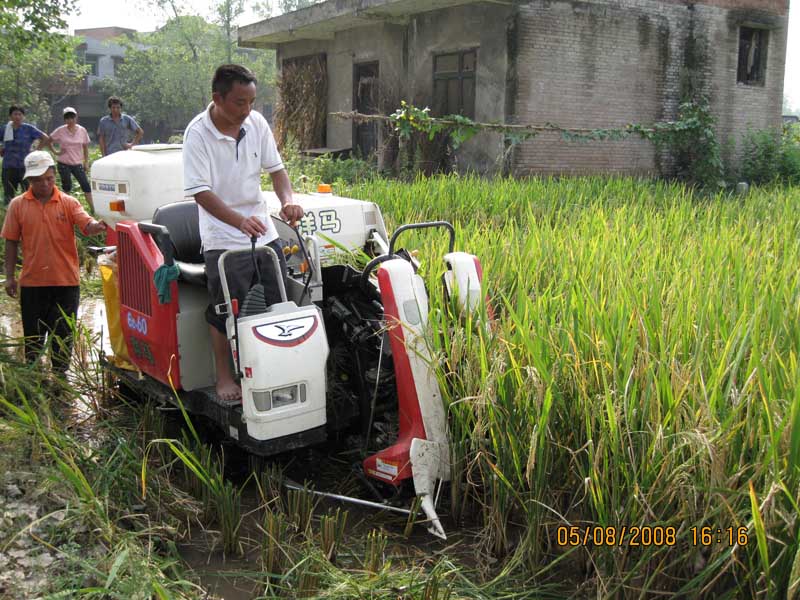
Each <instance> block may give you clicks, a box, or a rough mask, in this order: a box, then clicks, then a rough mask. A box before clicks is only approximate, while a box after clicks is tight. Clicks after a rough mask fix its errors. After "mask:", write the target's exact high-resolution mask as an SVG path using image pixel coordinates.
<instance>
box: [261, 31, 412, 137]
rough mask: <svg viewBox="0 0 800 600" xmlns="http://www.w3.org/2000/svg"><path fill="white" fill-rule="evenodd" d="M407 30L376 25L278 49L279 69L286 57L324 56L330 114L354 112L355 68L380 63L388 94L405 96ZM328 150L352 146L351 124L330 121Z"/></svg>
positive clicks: (334, 119)
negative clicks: (326, 69)
mask: <svg viewBox="0 0 800 600" xmlns="http://www.w3.org/2000/svg"><path fill="white" fill-rule="evenodd" d="M404 45H405V27H402V26H398V25H392V24H389V23H383V22H376V23H375V25H373V26H368V27H359V28H357V29H350V30H347V31H342V32H339V33H337V34H336V35H335V37H334V39H332V40H304V41H300V42H293V43H291V44H283V45H281V46H280V47H279V48H278V52H277V60H278V66H279V67H280V65H281V64H282V61H283V60H285V59H287V58H295V57H298V56H307V55H309V54H320V53H324V54H325V55H326V56H327V62H328V112H331V113H332V112H348V111H351V110H353V65H355V64H358V63H365V62H373V61H378V63H379V78H380V79H381V84H382V86H384V87H385V89H386V90H387V93H394V92H393V90H395V89H396V90H397V94H398V97H403V96H402V94H405V93H406V92H405V86H404V82H405V81H406V75H405V67H404V63H403V48H404ZM326 143H327V145H328V147H331V148H347V147H350V146H351V145H352V143H353V125H352V122H351V121H347V120H343V119H337V118H333V117H330V118H329V119H328V129H327V141H326Z"/></svg>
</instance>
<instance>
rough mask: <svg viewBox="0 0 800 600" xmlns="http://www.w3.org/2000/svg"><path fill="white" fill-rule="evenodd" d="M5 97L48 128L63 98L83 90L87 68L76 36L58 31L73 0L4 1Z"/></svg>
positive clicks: (0, 76) (0, 47)
mask: <svg viewBox="0 0 800 600" xmlns="http://www.w3.org/2000/svg"><path fill="white" fill-rule="evenodd" d="M2 1H3V10H2V11H0V31H2V32H3V34H2V36H0V56H2V57H3V61H2V65H0V97H1V98H4V99H6V101H7V102H8V103H9V104H10V103H15V104H21V105H23V106H25V107H26V109H28V112H27V115H26V116H27V119H28V120H31V121H34V122H38V123H39V124H40V125H41V126H43V127H45V126H46V124H49V122H50V118H51V109H52V107H53V105H54V104H55V103H56V102H58V100H59V99H60V98H61V97H63V96H65V95H68V94H70V93H75V92H76V91H77V90H78V86H79V85H80V83H81V81H82V80H83V77H84V75H85V73H86V68H85V67H84V66H83V64H82V63H81V62H80V61H79V60H78V58H77V53H76V48H77V46H78V44H79V43H80V42H79V41H78V40H76V39H74V38H70V37H69V36H65V35H63V34H61V33H58V32H57V31H56V30H58V29H63V28H64V27H66V22H65V21H64V19H63V18H62V15H63V14H67V13H69V12H70V11H73V10H74V9H75V4H74V0H2Z"/></svg>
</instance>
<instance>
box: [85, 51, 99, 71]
mask: <svg viewBox="0 0 800 600" xmlns="http://www.w3.org/2000/svg"><path fill="white" fill-rule="evenodd" d="M84 61H85V63H86V64H87V65H89V75H97V74H98V70H97V63H98V62H99V61H100V57H99V56H98V55H97V54H87V55H86V58H85V59H84Z"/></svg>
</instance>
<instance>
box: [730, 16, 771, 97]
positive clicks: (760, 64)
mask: <svg viewBox="0 0 800 600" xmlns="http://www.w3.org/2000/svg"><path fill="white" fill-rule="evenodd" d="M768 39H769V31H767V30H766V29H756V28H753V27H740V28H739V68H738V69H737V72H736V81H737V82H738V83H743V84H745V85H762V86H763V85H764V75H765V73H766V70H767V40H768Z"/></svg>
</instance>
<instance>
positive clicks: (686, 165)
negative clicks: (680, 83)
mask: <svg viewBox="0 0 800 600" xmlns="http://www.w3.org/2000/svg"><path fill="white" fill-rule="evenodd" d="M385 118H386V119H388V120H389V122H391V123H392V125H393V127H394V130H395V132H396V133H397V134H398V136H399V137H400V140H401V142H402V141H405V142H408V140H410V139H411V138H412V135H413V134H415V133H422V134H424V135H427V136H428V140H429V141H432V140H434V138H435V137H436V136H437V135H440V134H447V136H448V137H449V145H450V147H451V148H452V149H453V150H456V149H458V148H459V146H461V145H462V144H463V143H464V142H466V141H467V140H469V139H470V138H472V137H474V136H475V135H476V134H477V133H479V132H480V131H494V132H498V133H502V134H503V135H504V136H505V139H506V142H507V143H509V144H511V145H514V144H519V143H521V142H524V141H526V140H530V139H532V138H533V137H535V136H536V135H537V134H538V133H540V132H542V131H556V132H559V133H560V134H561V136H562V138H563V139H564V140H566V141H570V142H587V141H606V140H610V141H617V140H624V139H627V138H628V137H630V136H632V135H637V136H639V137H641V138H644V139H646V140H650V141H652V142H653V143H654V144H655V145H656V148H657V149H658V150H659V151H667V152H668V153H669V154H670V156H671V157H672V158H673V160H674V161H675V167H676V174H677V177H678V179H680V180H683V181H688V182H690V183H693V184H697V185H700V186H701V187H705V188H708V189H712V190H714V189H717V188H719V187H722V186H724V181H723V164H722V158H721V155H720V147H719V143H718V142H717V138H716V134H715V132H714V124H715V121H714V117H713V115H712V114H711V108H710V106H709V103H708V101H707V100H706V99H704V98H701V99H699V100H698V101H691V102H684V103H683V104H681V105H680V107H679V110H678V119H677V120H676V121H669V122H661V123H656V124H654V125H642V124H637V123H630V124H628V125H626V126H625V127H622V128H617V129H592V130H583V129H569V128H565V127H562V126H560V125H557V124H555V123H545V124H544V125H531V126H520V125H505V124H500V123H477V122H475V121H473V120H472V119H469V118H467V117H464V116H462V115H447V116H444V117H441V118H435V117H432V116H431V115H430V109H429V108H427V107H425V108H423V109H420V108H417V107H416V106H413V105H411V104H408V103H407V102H406V101H405V100H403V101H401V102H400V108H398V109H397V110H396V111H395V112H394V113H392V114H391V115H389V116H388V117H385Z"/></svg>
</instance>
